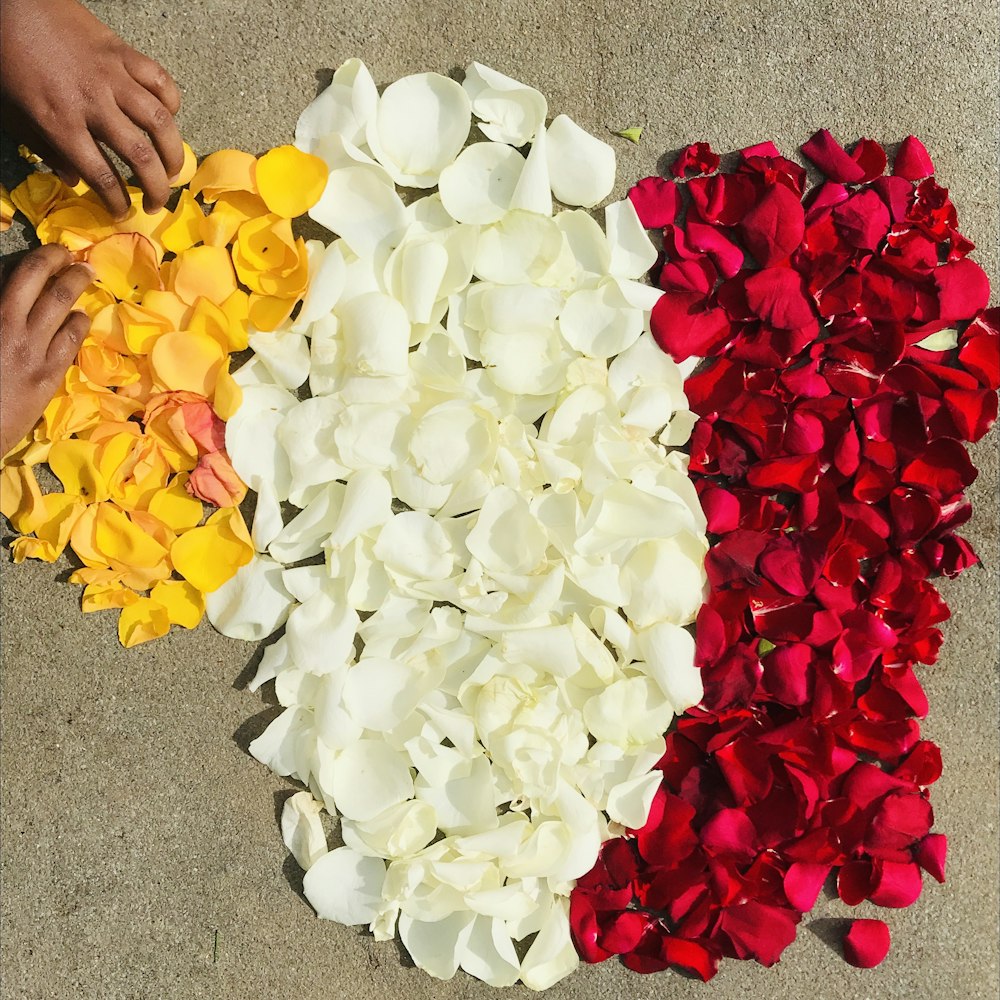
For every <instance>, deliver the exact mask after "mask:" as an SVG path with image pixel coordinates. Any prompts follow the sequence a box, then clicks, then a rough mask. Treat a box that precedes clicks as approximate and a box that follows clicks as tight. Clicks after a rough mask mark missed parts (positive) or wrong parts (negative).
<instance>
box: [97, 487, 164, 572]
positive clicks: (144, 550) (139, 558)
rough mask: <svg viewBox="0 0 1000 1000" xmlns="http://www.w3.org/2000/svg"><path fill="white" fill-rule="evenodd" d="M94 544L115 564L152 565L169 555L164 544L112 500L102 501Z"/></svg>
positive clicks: (148, 566)
mask: <svg viewBox="0 0 1000 1000" xmlns="http://www.w3.org/2000/svg"><path fill="white" fill-rule="evenodd" d="M94 544H95V547H96V548H97V550H98V552H100V553H102V554H103V555H104V557H105V558H106V559H107V560H108V562H109V563H111V564H113V565H119V566H127V567H136V568H140V569H151V568H153V567H156V566H159V565H161V564H162V563H163V562H164V561H165V560H166V557H167V550H166V548H165V547H164V546H163V545H161V544H160V543H159V542H158V541H156V539H155V538H153V537H152V536H151V535H150V534H149V533H148V532H147V531H144V530H143V529H142V528H140V527H139V526H138V525H137V524H133V523H132V521H130V520H129V519H128V517H127V516H126V514H125V513H124V512H123V511H121V510H118V508H117V507H115V506H113V505H112V504H109V503H104V504H101V505H100V509H99V510H98V512H97V518H96V521H95V524H94Z"/></svg>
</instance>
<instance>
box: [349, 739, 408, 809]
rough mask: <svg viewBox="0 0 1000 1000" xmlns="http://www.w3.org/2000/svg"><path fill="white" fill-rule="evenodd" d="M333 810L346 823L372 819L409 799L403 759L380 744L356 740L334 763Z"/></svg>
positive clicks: (406, 770) (402, 756) (374, 741)
mask: <svg viewBox="0 0 1000 1000" xmlns="http://www.w3.org/2000/svg"><path fill="white" fill-rule="evenodd" d="M334 785H335V787H336V790H337V808H338V809H339V810H340V811H341V813H343V815H345V816H347V817H348V818H349V819H355V820H361V821H366V820H370V819H373V818H374V817H375V816H377V815H378V814H379V813H381V812H384V811H385V810H386V809H388V808H389V807H390V806H394V805H396V804H397V803H400V802H403V801H405V800H406V799H408V798H411V797H412V795H413V780H412V779H411V777H410V769H409V767H408V766H407V759H406V757H405V755H403V754H400V753H397V752H396V751H395V750H392V749H390V748H389V747H388V746H386V744H385V743H384V742H382V741H381V740H358V741H357V742H356V743H354V744H352V745H351V746H349V747H347V748H345V749H344V750H342V751H341V752H340V753H339V754H338V755H337V759H336V761H335V762H334Z"/></svg>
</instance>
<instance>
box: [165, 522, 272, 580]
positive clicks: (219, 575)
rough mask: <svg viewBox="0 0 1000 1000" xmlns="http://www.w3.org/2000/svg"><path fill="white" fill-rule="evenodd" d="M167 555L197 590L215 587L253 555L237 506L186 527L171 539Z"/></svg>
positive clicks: (176, 568) (175, 567) (251, 545)
mask: <svg viewBox="0 0 1000 1000" xmlns="http://www.w3.org/2000/svg"><path fill="white" fill-rule="evenodd" d="M170 558H171V560H172V561H173V564H174V569H175V570H176V571H177V572H178V573H179V574H180V575H181V576H183V577H184V578H185V579H186V580H188V581H189V582H190V583H191V584H192V585H193V586H195V587H197V588H198V590H200V591H203V592H204V593H211V592H212V591H213V590H217V589H218V588H219V587H221V586H222V585H223V584H224V583H225V582H226V581H227V580H228V579H229V578H230V577H232V576H233V574H234V573H235V572H236V571H237V570H238V569H239V568H240V567H241V566H245V565H246V564H247V563H248V562H250V560H251V559H252V558H253V544H252V543H251V541H250V535H249V533H248V532H247V527H246V524H245V523H244V522H243V515H242V514H241V513H240V510H239V508H238V507H230V508H228V509H226V510H219V511H216V512H215V513H214V514H213V515H212V516H211V517H210V518H209V519H208V521H206V522H205V524H204V525H202V526H201V527H200V528H192V529H191V530H190V531H186V532H185V533H184V534H183V535H181V536H180V537H179V538H178V539H177V541H176V542H174V544H173V547H172V548H171V550H170Z"/></svg>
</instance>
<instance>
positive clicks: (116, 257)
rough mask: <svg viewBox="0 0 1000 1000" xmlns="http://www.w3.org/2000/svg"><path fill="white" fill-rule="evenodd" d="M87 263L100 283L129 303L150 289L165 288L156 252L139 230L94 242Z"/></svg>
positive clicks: (116, 296) (138, 298)
mask: <svg viewBox="0 0 1000 1000" xmlns="http://www.w3.org/2000/svg"><path fill="white" fill-rule="evenodd" d="M87 263H89V264H90V266H91V267H92V268H93V269H94V270H95V271H96V272H97V281H99V282H100V283H101V285H103V286H104V287H105V288H106V289H107V290H108V291H109V292H111V294H112V295H114V296H115V298H118V299H122V300H124V301H127V302H138V301H139V300H140V299H141V298H142V297H143V295H144V294H145V293H146V292H147V291H148V290H149V289H150V288H161V287H162V285H161V283H160V269H159V264H158V262H157V258H156V251H155V250H154V248H153V244H152V243H150V241H149V240H148V239H147V238H146V237H145V236H142V235H140V234H139V233H116V234H115V235H113V236H108V237H107V238H106V239H103V240H101V241H100V243H95V244H94V246H92V247H91V248H90V250H89V251H88V252H87Z"/></svg>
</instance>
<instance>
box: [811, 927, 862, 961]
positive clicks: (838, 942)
mask: <svg viewBox="0 0 1000 1000" xmlns="http://www.w3.org/2000/svg"><path fill="white" fill-rule="evenodd" d="M850 926H851V921H850V920H848V919H846V918H844V917H820V918H819V919H818V920H810V921H809V923H808V924H806V930H808V931H809V932H810V933H812V934H815V935H816V937H818V938H819V939H820V941H822V942H823V944H825V945H826V946H827V948H829V949H830V951H832V952H833V953H834V954H835V955H838V956H839V957H840V958H843V957H844V947H843V944H842V942H843V940H844V935H845V934H846V933H847V931H848V928H849V927H850Z"/></svg>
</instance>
